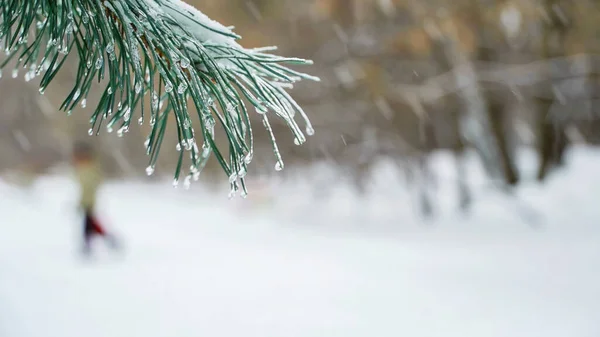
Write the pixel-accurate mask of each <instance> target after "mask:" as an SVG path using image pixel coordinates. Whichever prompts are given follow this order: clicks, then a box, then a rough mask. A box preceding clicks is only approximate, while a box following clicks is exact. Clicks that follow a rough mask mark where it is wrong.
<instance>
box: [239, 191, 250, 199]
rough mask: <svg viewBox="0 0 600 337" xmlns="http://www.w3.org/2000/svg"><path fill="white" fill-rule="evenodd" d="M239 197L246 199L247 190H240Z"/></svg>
mask: <svg viewBox="0 0 600 337" xmlns="http://www.w3.org/2000/svg"><path fill="white" fill-rule="evenodd" d="M240 197H242V198H244V199H246V198H247V197H248V192H246V191H244V190H242V192H240Z"/></svg>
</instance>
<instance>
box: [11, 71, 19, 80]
mask: <svg viewBox="0 0 600 337" xmlns="http://www.w3.org/2000/svg"><path fill="white" fill-rule="evenodd" d="M17 76H19V69H13V71H12V78H17Z"/></svg>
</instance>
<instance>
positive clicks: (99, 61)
mask: <svg viewBox="0 0 600 337" xmlns="http://www.w3.org/2000/svg"><path fill="white" fill-rule="evenodd" d="M103 63H104V60H103V59H102V57H99V58H97V59H96V69H100V68H102V64H103Z"/></svg>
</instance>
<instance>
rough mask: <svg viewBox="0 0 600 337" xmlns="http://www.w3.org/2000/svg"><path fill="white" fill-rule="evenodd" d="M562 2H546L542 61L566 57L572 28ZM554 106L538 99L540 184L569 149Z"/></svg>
mask: <svg viewBox="0 0 600 337" xmlns="http://www.w3.org/2000/svg"><path fill="white" fill-rule="evenodd" d="M561 2H562V1H561V0H545V2H544V7H545V8H544V10H545V13H546V14H547V18H546V19H547V20H546V24H545V27H544V32H543V37H542V39H543V40H542V43H543V46H542V48H543V49H542V57H544V58H554V57H559V56H564V55H565V54H566V53H565V49H564V45H565V38H566V34H567V31H568V28H569V26H568V22H567V20H568V18H567V17H566V14H565V12H564V4H562V3H561ZM550 71H551V69H547V70H546V73H547V76H548V79H547V80H546V83H545V88H544V89H545V90H544V91H545V92H552V82H551V79H550ZM552 103H553V100H552V99H547V98H540V99H538V107H539V108H538V111H537V114H536V116H537V122H536V123H537V133H538V135H537V138H538V158H539V166H538V172H537V179H538V181H543V180H544V179H545V178H546V176H547V175H548V173H549V172H550V171H551V170H552V168H554V167H556V166H557V164H560V163H561V162H562V158H563V155H564V152H565V150H566V148H567V145H568V140H567V136H566V133H565V127H564V125H562V124H561V123H558V122H554V121H553V120H551V119H550V118H549V115H548V114H549V112H550V107H551V106H552Z"/></svg>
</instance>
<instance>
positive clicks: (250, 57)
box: [0, 0, 318, 180]
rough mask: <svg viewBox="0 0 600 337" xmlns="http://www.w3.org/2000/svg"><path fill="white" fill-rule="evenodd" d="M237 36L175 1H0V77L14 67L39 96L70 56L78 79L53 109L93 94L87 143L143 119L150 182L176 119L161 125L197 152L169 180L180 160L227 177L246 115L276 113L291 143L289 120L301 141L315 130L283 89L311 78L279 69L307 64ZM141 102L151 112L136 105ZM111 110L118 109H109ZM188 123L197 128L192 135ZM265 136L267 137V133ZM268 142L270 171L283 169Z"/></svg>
mask: <svg viewBox="0 0 600 337" xmlns="http://www.w3.org/2000/svg"><path fill="white" fill-rule="evenodd" d="M239 38H240V36H238V35H237V34H235V33H234V32H233V31H232V30H231V28H229V27H225V26H223V25H221V24H220V23H218V22H216V21H213V20H211V19H209V18H208V17H207V16H206V15H204V14H203V13H202V12H200V11H199V10H197V9H196V8H194V7H192V6H190V5H188V4H186V3H184V2H182V1H179V0H104V1H95V0H94V1H92V0H59V1H56V0H38V1H22V0H0V41H2V48H3V49H4V50H5V51H6V54H7V56H6V57H5V59H4V61H2V63H0V71H1V70H2V68H4V67H6V66H7V65H8V64H9V63H10V64H14V65H15V68H14V70H13V72H12V76H13V77H16V76H17V75H18V70H17V69H19V68H21V67H24V68H30V69H33V70H32V71H29V72H27V73H26V77H27V80H32V79H34V78H36V77H39V79H40V93H42V94H43V93H44V91H45V90H46V88H47V87H48V86H49V85H50V83H51V82H52V81H53V79H54V78H56V77H55V75H56V73H58V72H59V71H60V70H61V69H62V67H63V65H64V64H65V60H66V59H67V57H68V56H69V55H71V56H73V57H75V58H78V61H79V63H78V69H77V72H76V74H77V77H76V79H75V81H74V85H73V88H72V89H71V91H70V92H69V93H68V94H67V96H66V97H65V99H64V101H63V103H62V105H61V106H60V109H61V110H63V111H65V112H68V111H73V110H77V109H78V108H79V107H86V104H87V100H86V97H88V94H89V93H90V91H91V90H92V88H94V87H100V89H102V92H103V94H102V96H101V98H100V100H99V101H98V102H97V103H96V105H95V108H93V112H92V114H91V116H90V124H91V128H90V134H91V135H93V134H94V131H93V130H99V128H100V125H108V126H109V127H108V128H107V130H112V129H113V127H114V128H115V129H116V130H123V132H126V130H128V129H129V123H130V122H131V120H132V117H133V115H135V114H136V113H138V114H140V116H144V115H150V117H149V125H150V126H151V131H150V134H149V137H148V143H147V151H146V152H147V154H148V155H149V167H150V168H152V170H151V172H149V174H151V173H152V171H153V168H154V166H155V164H156V161H157V158H158V155H159V149H160V147H161V143H162V141H163V139H164V135H165V132H166V129H167V121H169V120H171V121H172V120H174V121H176V123H175V124H174V125H173V126H169V127H176V128H177V134H178V135H180V137H181V139H182V140H183V139H197V140H198V141H201V143H202V144H204V145H203V150H201V151H200V153H198V147H197V146H194V147H191V148H188V149H186V151H181V152H180V159H179V163H178V165H177V167H178V169H177V171H176V172H175V178H177V177H179V176H180V175H181V173H182V172H180V170H181V168H182V167H187V165H183V163H182V161H183V160H184V159H185V160H191V163H190V164H191V167H192V168H193V173H194V176H196V175H197V174H199V172H200V171H201V169H202V167H204V165H205V164H206V161H207V160H208V159H209V157H211V156H212V155H214V157H215V158H216V159H217V161H218V162H219V164H220V165H221V167H222V168H223V170H224V171H225V173H226V174H227V176H228V177H229V176H232V174H235V173H236V170H238V169H239V167H240V163H244V164H249V162H250V160H251V158H252V154H253V137H252V128H251V126H250V118H249V116H248V111H255V110H256V111H259V112H260V113H261V114H264V113H266V112H268V111H271V112H275V114H274V115H276V116H278V117H282V118H283V119H284V121H285V123H287V124H288V126H289V127H290V129H291V130H292V131H293V133H294V135H293V136H294V137H295V138H297V139H298V140H299V141H298V142H299V143H302V142H303V140H304V135H303V134H302V132H301V131H300V130H302V128H301V127H300V126H299V125H298V122H297V121H296V120H295V117H296V116H300V118H301V119H302V123H303V124H304V125H305V130H306V133H307V134H308V135H309V136H310V135H311V134H312V133H313V132H314V131H312V127H311V126H310V125H311V124H310V121H309V120H308V117H307V116H306V114H305V113H304V111H302V109H301V107H300V106H299V105H298V104H297V103H296V102H295V101H294V99H293V98H292V97H291V96H290V95H289V94H288V93H287V92H286V91H285V90H287V89H288V88H290V87H292V85H293V84H294V83H295V82H296V81H299V80H302V79H309V80H318V78H316V77H314V76H310V75H307V74H304V73H301V72H298V71H295V70H292V69H290V68H289V67H288V65H290V64H311V62H310V61H308V60H303V59H298V58H288V57H281V56H277V55H273V54H270V53H269V52H271V51H272V50H274V48H271V47H266V48H257V49H245V48H243V47H241V46H240V45H239V44H238V43H237V39H239ZM11 60H15V61H16V62H10V61H11ZM0 73H1V72H0ZM147 94H150V95H151V96H149V97H151V103H150V104H144V103H143V101H144V99H143V97H144V96H145V95H147ZM121 100H123V101H121ZM116 102H121V104H122V106H123V107H127V109H125V108H123V109H118V108H117V107H116V104H117V103H116ZM245 102H248V103H245ZM244 104H250V105H252V106H254V108H255V109H247V108H246V106H244ZM192 110H193V111H192ZM169 115H172V116H174V117H175V118H168V117H169ZM192 116H197V118H198V120H199V121H200V123H198V124H199V125H200V126H199V127H197V126H196V129H194V128H193V127H192V126H191V125H192V123H190V121H191V118H192ZM136 119H138V118H137V117H136V118H135V119H133V120H136ZM143 119H144V118H141V117H140V118H139V119H138V120H139V121H143ZM215 126H217V127H215ZM123 132H121V133H119V134H120V135H122V133H123ZM217 132H224V133H225V134H226V139H227V142H228V144H222V145H218V144H216V141H215V138H216V135H217ZM267 132H269V133H272V131H271V130H269V128H267ZM271 138H272V139H273V148H274V152H275V155H276V157H277V158H276V162H277V163H278V164H277V168H278V169H280V168H283V162H282V161H281V157H280V155H279V151H278V150H277V146H276V144H275V142H274V138H273V137H272V135H271ZM222 148H225V149H227V151H226V152H227V155H224V154H223V153H222V151H221V150H220V149H222ZM207 149H208V150H207ZM184 152H188V153H189V156H188V155H186V156H183V153H184ZM188 158H189V159H188ZM240 179H242V180H243V177H240Z"/></svg>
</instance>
